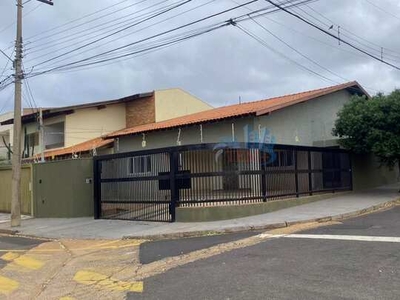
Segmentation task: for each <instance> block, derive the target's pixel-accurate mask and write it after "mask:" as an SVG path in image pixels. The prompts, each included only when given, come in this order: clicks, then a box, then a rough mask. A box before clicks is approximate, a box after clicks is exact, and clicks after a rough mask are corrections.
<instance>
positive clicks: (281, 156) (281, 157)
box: [271, 150, 293, 167]
mask: <svg viewBox="0 0 400 300" xmlns="http://www.w3.org/2000/svg"><path fill="white" fill-rule="evenodd" d="M290 166H293V150H276V151H275V160H274V161H272V162H271V167H290Z"/></svg>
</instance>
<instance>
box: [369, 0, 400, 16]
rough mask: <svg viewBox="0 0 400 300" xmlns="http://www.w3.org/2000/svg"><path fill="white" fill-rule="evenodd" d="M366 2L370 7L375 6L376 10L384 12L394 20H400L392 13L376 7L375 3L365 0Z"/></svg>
mask: <svg viewBox="0 0 400 300" xmlns="http://www.w3.org/2000/svg"><path fill="white" fill-rule="evenodd" d="M364 1H366V2H368V3H369V4H370V5H372V6H374V7H375V8H377V9H379V10H380V11H383V12H384V13H386V14H388V15H389V16H392V17H393V18H396V19H397V20H400V17H399V16H397V15H395V14H393V13H391V12H390V11H388V10H386V9H383V8H382V7H380V6H378V5H376V4H375V3H373V2H371V1H369V0H364Z"/></svg>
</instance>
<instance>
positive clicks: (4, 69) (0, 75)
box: [0, 49, 14, 77]
mask: <svg viewBox="0 0 400 300" xmlns="http://www.w3.org/2000/svg"><path fill="white" fill-rule="evenodd" d="M13 54H14V49H13V51H12V52H11V55H10V57H11V56H13ZM9 63H10V60H7V61H6V65H5V66H4V68H3V71H1V74H0V77H3V75H4V73H5V71H6V70H7V67H8V64H9Z"/></svg>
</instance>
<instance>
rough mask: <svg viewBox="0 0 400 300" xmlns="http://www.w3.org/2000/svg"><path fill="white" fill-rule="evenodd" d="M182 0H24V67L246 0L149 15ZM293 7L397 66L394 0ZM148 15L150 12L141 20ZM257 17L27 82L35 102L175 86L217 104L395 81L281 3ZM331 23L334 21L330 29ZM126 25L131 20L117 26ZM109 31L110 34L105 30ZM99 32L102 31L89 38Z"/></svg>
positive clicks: (59, 60) (1, 101)
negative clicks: (351, 83) (51, 3)
mask: <svg viewBox="0 0 400 300" xmlns="http://www.w3.org/2000/svg"><path fill="white" fill-rule="evenodd" d="M274 1H275V2H276V3H279V2H284V1H286V0H280V1H279V0H274ZM15 2H16V1H15V0H1V1H0V49H3V50H4V51H5V52H6V54H7V55H10V56H12V55H13V54H12V51H13V46H12V45H13V41H14V39H15V23H14V21H15V16H16V7H15ZM182 2H183V1H182V0H169V1H167V0H164V1H163V0H125V1H122V0H85V1H81V0H54V4H55V5H54V6H48V5H46V4H43V3H40V2H37V1H36V0H31V1H29V2H28V3H26V4H25V6H24V14H25V16H24V22H23V25H24V67H25V70H26V72H27V73H29V74H30V75H33V74H37V73H38V72H40V71H46V70H50V69H52V68H54V67H60V66H63V65H65V64H68V63H71V62H76V61H79V60H81V59H85V58H88V57H91V56H94V55H96V54H100V53H103V52H105V51H108V50H112V49H115V48H117V47H121V46H125V45H127V44H129V43H134V42H136V41H139V40H141V39H144V38H147V37H150V36H152V35H155V34H157V33H160V32H163V31H166V30H168V29H172V28H175V27H177V26H179V25H182V24H186V23H189V22H191V21H194V20H197V19H200V18H202V17H206V16H209V15H211V14H214V13H217V12H220V11H223V10H225V9H228V8H231V7H234V6H237V3H246V2H248V1H245V0H214V1H210V0H192V1H190V2H189V3H185V4H183V5H181V6H180V7H178V8H175V9H171V10H170V11H168V12H165V13H163V14H160V15H158V16H157V17H155V16H154V14H157V13H159V12H160V11H162V10H165V9H167V8H172V7H174V5H176V4H177V3H182ZM235 2H236V3H235ZM268 7H271V4H270V3H268V2H267V1H264V0H259V1H256V2H255V3H252V4H250V5H247V6H246V7H243V8H240V9H236V10H234V11H231V12H229V13H226V14H223V15H220V16H218V17H215V18H212V19H210V20H208V21H205V22H202V23H198V24H196V25H193V26H191V27H188V28H186V29H184V30H180V31H175V32H174V33H173V34H174V35H176V36H182V34H183V33H184V32H186V31H187V30H193V29H199V28H204V27H205V26H209V25H214V24H217V23H219V22H222V21H225V20H229V19H230V18H235V17H238V16H240V15H244V14H248V13H249V12H251V11H255V10H257V9H262V8H268ZM291 11H292V12H293V13H296V14H298V15H302V16H304V17H305V18H307V19H308V20H310V21H312V22H314V23H315V24H317V25H318V26H320V27H322V28H324V29H325V30H329V31H330V32H331V33H333V34H335V35H337V34H338V27H339V26H340V36H341V38H343V40H347V41H350V42H351V43H352V44H353V45H355V46H357V47H359V48H361V49H363V50H365V51H367V52H368V53H371V54H373V55H375V56H377V57H381V55H382V53H383V59H384V60H385V61H387V62H389V63H391V64H393V65H395V66H399V67H400V39H399V38H398V32H399V28H400V3H399V1H396V0H380V1H377V0H351V1H349V0H318V1H314V2H312V3H309V4H307V5H305V6H301V7H300V8H294V9H291ZM152 14H153V16H154V17H153V18H151V19H149V20H147V21H144V20H145V19H146V18H149V16H151V15H152ZM166 19H167V20H166ZM256 21H257V22H258V24H256V23H255V22H254V21H252V20H247V21H244V22H240V23H238V24H239V25H240V26H236V27H235V26H226V27H224V28H222V29H219V30H217V31H213V32H211V33H208V34H204V35H201V36H199V37H197V38H194V39H191V40H188V41H185V42H182V43H179V44H177V45H173V46H170V47H166V48H164V49H159V50H157V51H152V52H149V53H145V54H143V55H133V56H129V57H125V58H121V59H119V60H112V61H108V62H107V63H102V64H97V65H91V66H86V67H80V68H76V69H73V70H62V69H56V70H54V71H52V72H49V73H46V74H42V75H40V76H36V77H32V78H30V79H29V80H28V83H29V86H30V88H31V91H32V94H33V97H34V100H35V102H36V105H37V106H42V107H48V106H63V105H68V104H76V103H84V102H90V101H100V100H106V99H116V98H119V97H123V96H127V95H131V94H136V93H140V92H147V91H152V90H157V89H166V88H172V87H180V88H182V89H184V90H187V91H189V92H190V93H192V94H194V95H196V96H198V97H199V98H201V99H203V100H205V101H206V102H208V103H210V104H212V105H214V106H221V105H228V104H234V103H238V101H239V97H240V98H241V99H242V101H251V100H258V99H264V98H269V97H273V96H278V95H283V94H288V93H295V92H299V91H304V90H308V89H314V88H319V87H324V86H330V85H334V84H337V83H342V82H346V81H349V80H357V81H358V82H359V83H361V84H362V85H363V86H364V87H365V88H366V89H367V90H368V91H369V92H370V93H371V94H374V93H376V92H377V91H383V92H390V91H391V90H393V89H394V88H397V87H399V88H400V71H399V70H396V69H395V68H394V67H391V66H387V65H384V64H383V63H381V62H378V61H376V60H374V59H372V58H370V57H368V56H366V55H364V54H362V53H360V52H357V51H356V50H354V49H352V48H350V47H349V46H346V45H345V44H343V43H341V44H340V45H339V43H338V41H337V40H335V39H333V38H330V37H328V36H327V35H325V34H323V33H321V32H320V31H318V30H316V29H314V28H312V27H311V26H309V25H307V24H305V23H303V22H301V21H299V20H297V19H296V18H294V17H293V16H290V15H288V14H287V13H285V12H282V11H280V12H275V13H270V14H267V15H265V16H264V17H259V18H257V19H256ZM139 22H141V23H140V24H136V23H139ZM134 24H136V25H134ZM133 25H134V26H133ZM331 25H333V28H332V29H329V28H330V27H331ZM128 26H131V27H130V28H128V29H125V30H122V29H124V28H125V27H128ZM261 26H262V27H264V28H262V27H261ZM118 30H119V31H120V32H119V33H115V32H116V31H118ZM243 30H245V31H247V32H250V33H251V34H253V36H255V37H256V38H258V39H261V40H262V41H263V42H262V43H263V44H261V43H260V42H258V41H256V40H255V39H254V38H252V37H250V36H249V35H247V34H246V33H244V32H243ZM111 34H112V35H111ZM107 35H110V37H108V38H104V37H105V36H107ZM171 37H172V34H169V35H163V36H161V37H159V38H156V39H152V40H148V41H146V42H143V43H136V44H135V45H133V46H131V47H126V48H123V49H122V50H120V51H119V52H111V53H109V54H108V56H101V57H98V58H96V59H97V60H98V59H99V58H101V59H104V58H113V57H114V56H116V55H122V54H128V53H132V52H135V51H137V50H140V49H143V48H146V47H149V46H152V45H154V43H155V42H159V41H160V39H161V38H165V39H167V38H171ZM100 38H104V39H102V40H100V41H97V42H95V43H93V44H91V45H87V44H88V43H90V42H94V41H96V40H98V39H100ZM79 47H81V48H79ZM70 51H72V52H70ZM67 52H70V53H69V54H67ZM58 56H59V57H58ZM47 60H48V61H47ZM90 62H93V61H90ZM6 63H7V58H5V56H4V55H2V54H1V53H0V75H1V74H2V71H3V69H4V74H3V75H2V76H3V77H0V81H1V80H4V79H6V76H8V75H10V74H11V73H12V69H11V65H10V64H8V65H7V67H5V66H6ZM23 93H24V103H23V104H24V106H30V103H29V102H32V100H31V101H30V100H29V99H30V98H31V97H30V94H29V91H28V89H27V84H26V83H25V84H24V88H23ZM12 105H13V86H12V85H10V86H9V87H7V88H6V89H4V90H2V91H0V111H1V112H3V111H7V110H11V109H12ZM34 105H35V104H34Z"/></svg>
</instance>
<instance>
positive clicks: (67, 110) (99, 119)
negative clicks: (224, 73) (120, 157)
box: [1, 89, 212, 158]
mask: <svg viewBox="0 0 400 300" xmlns="http://www.w3.org/2000/svg"><path fill="white" fill-rule="evenodd" d="M211 108H212V107H211V106H210V105H208V104H206V103H205V102H203V101H201V100H199V99H198V98H196V97H194V96H192V95H190V94H189V93H187V92H185V91H183V90H181V89H169V90H160V91H154V92H150V93H142V94H136V95H132V96H128V97H124V98H121V99H117V100H109V101H101V102H94V103H87V104H80V105H72V106H66V107H57V108H45V109H42V113H43V125H44V137H43V140H44V149H45V157H46V158H57V157H65V156H67V157H71V156H72V157H77V156H80V155H88V154H106V153H112V152H113V147H112V146H113V145H112V144H113V141H112V140H106V141H104V140H102V139H101V138H100V137H101V136H104V135H107V134H109V133H111V132H114V131H116V130H121V129H123V128H127V127H133V126H140V125H143V124H148V123H154V122H161V121H165V120H168V119H171V118H175V117H179V116H182V115H186V114H191V113H194V112H199V111H204V110H209V109H211ZM38 122H39V121H38V112H37V111H36V112H34V113H30V114H25V115H24V116H23V117H22V124H23V126H22V149H23V157H24V158H33V157H35V158H37V157H38V156H39V155H40V151H41V147H40V141H41V138H40V130H39V123H38ZM12 123H13V119H9V120H6V121H3V122H1V124H2V125H9V124H12Z"/></svg>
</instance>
